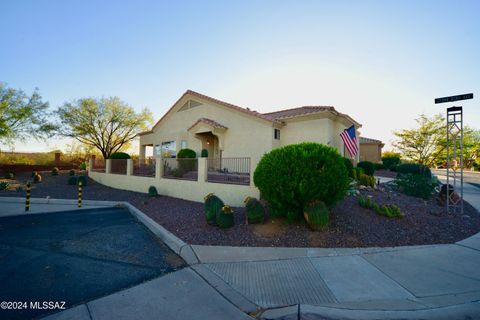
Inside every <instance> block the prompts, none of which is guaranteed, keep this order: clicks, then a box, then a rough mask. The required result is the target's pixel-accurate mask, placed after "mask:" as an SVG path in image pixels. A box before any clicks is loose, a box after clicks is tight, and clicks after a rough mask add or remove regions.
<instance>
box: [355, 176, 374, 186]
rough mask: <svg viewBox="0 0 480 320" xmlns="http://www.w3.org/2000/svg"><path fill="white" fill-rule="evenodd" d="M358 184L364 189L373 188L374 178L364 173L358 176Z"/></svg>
mask: <svg viewBox="0 0 480 320" xmlns="http://www.w3.org/2000/svg"><path fill="white" fill-rule="evenodd" d="M358 184H359V185H362V186H366V187H372V188H373V187H375V177H372V176H369V175H366V174H364V173H361V174H360V177H359V178H358Z"/></svg>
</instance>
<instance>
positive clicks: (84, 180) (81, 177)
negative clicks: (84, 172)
mask: <svg viewBox="0 0 480 320" xmlns="http://www.w3.org/2000/svg"><path fill="white" fill-rule="evenodd" d="M80 182H81V183H82V186H86V185H87V183H88V178H87V176H79V177H78V184H80Z"/></svg>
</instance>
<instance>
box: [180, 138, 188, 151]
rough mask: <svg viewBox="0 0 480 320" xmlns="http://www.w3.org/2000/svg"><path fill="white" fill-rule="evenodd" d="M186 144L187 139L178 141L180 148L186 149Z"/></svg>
mask: <svg viewBox="0 0 480 320" xmlns="http://www.w3.org/2000/svg"><path fill="white" fill-rule="evenodd" d="M187 146H188V144H187V140H182V141H181V142H180V149H187Z"/></svg>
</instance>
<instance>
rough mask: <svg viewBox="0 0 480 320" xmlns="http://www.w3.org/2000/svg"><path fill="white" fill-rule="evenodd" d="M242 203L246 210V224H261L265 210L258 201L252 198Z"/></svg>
mask: <svg viewBox="0 0 480 320" xmlns="http://www.w3.org/2000/svg"><path fill="white" fill-rule="evenodd" d="M244 202H245V207H246V208H247V221H248V223H263V221H264V220H265V210H264V208H263V206H262V204H261V203H260V201H258V200H257V199H255V198H252V197H247V198H246V199H245V201H244Z"/></svg>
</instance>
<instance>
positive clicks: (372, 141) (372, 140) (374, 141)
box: [360, 137, 383, 144]
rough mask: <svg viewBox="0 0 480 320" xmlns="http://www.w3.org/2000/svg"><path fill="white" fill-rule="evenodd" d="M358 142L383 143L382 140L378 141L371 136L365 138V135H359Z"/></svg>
mask: <svg viewBox="0 0 480 320" xmlns="http://www.w3.org/2000/svg"><path fill="white" fill-rule="evenodd" d="M360 143H379V144H383V142H382V141H380V140H376V139H372V138H365V137H360Z"/></svg>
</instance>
